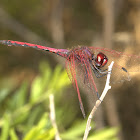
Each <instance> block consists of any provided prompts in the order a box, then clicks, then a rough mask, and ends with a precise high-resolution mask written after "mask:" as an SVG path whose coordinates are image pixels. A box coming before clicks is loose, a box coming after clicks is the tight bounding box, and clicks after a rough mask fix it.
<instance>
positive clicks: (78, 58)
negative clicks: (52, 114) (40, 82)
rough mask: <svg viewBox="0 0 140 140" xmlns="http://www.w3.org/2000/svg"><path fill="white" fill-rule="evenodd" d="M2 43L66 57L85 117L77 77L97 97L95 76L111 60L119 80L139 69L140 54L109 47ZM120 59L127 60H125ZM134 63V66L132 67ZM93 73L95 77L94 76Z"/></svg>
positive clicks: (3, 41) (116, 78)
mask: <svg viewBox="0 0 140 140" xmlns="http://www.w3.org/2000/svg"><path fill="white" fill-rule="evenodd" d="M0 43H1V44H4V45H8V46H22V47H31V48H35V49H39V50H44V51H48V52H51V53H55V54H57V55H59V56H61V57H64V58H65V59H66V70H67V73H68V76H69V78H70V80H71V81H72V83H73V85H74V87H76V90H77V93H78V99H79V103H80V108H81V111H82V114H83V116H84V117H85V111H84V107H83V103H82V99H81V96H80V91H79V88H78V82H77V79H78V78H79V77H80V78H81V80H80V81H81V82H82V83H83V84H84V85H86V86H88V87H89V88H90V89H91V90H92V91H93V92H95V93H96V94H97V97H98V98H99V94H98V90H97V87H96V84H95V77H96V78H100V77H103V76H105V75H106V74H107V73H108V70H107V68H105V67H107V64H110V63H109V62H111V61H114V62H115V64H114V69H113V71H112V73H113V74H114V75H116V77H115V80H118V79H119V77H121V79H126V80H130V77H129V73H128V70H129V69H130V72H137V71H139V61H140V56H136V55H126V54H123V53H122V52H117V51H115V50H110V49H107V48H99V47H86V46H83V47H80V46H78V47H76V48H73V49H55V48H50V47H46V46H41V45H36V44H30V43H26V42H19V41H12V40H0ZM116 58H117V59H116ZM120 60H127V61H126V62H123V61H120ZM134 64H135V65H134ZM124 65H125V66H126V67H127V68H129V69H128V70H127V69H126V67H123V66H124ZM132 65H133V67H130V66H132ZM135 66H136V67H135ZM93 73H94V75H95V77H93V76H94V75H93Z"/></svg>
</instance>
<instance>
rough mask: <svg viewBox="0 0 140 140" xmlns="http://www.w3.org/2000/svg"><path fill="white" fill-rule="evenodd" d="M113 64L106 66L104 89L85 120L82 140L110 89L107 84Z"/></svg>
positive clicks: (85, 136)
mask: <svg viewBox="0 0 140 140" xmlns="http://www.w3.org/2000/svg"><path fill="white" fill-rule="evenodd" d="M113 64H114V62H113V61H112V62H111V64H110V65H109V66H108V74H107V79H106V85H105V88H104V90H103V92H102V94H101V96H100V98H99V99H98V100H97V101H96V103H95V105H94V107H93V109H92V111H91V112H90V115H89V117H88V120H87V125H86V129H85V134H84V137H83V140H87V137H88V134H89V131H90V129H91V126H90V123H91V120H92V118H93V116H94V114H95V111H96V110H97V108H98V107H99V105H100V104H101V103H102V101H103V99H104V97H105V96H106V94H107V92H108V90H109V89H111V86H110V85H109V83H110V76H111V70H112V67H113Z"/></svg>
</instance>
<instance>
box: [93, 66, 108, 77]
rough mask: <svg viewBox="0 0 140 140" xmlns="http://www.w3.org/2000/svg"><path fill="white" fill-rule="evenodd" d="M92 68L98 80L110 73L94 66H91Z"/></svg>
mask: <svg viewBox="0 0 140 140" xmlns="http://www.w3.org/2000/svg"><path fill="white" fill-rule="evenodd" d="M91 68H92V70H93V72H94V74H95V76H96V77H97V78H101V77H103V76H105V75H107V73H108V71H106V72H102V71H101V70H100V69H98V68H97V67H94V66H93V65H92V64H91Z"/></svg>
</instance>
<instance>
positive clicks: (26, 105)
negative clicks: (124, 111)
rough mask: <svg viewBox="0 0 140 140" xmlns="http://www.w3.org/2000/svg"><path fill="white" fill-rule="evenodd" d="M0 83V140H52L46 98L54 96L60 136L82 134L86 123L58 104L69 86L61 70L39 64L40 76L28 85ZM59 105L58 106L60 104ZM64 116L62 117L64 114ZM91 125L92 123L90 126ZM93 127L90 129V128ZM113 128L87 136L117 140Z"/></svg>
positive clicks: (70, 139) (69, 137)
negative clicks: (17, 85)
mask: <svg viewBox="0 0 140 140" xmlns="http://www.w3.org/2000/svg"><path fill="white" fill-rule="evenodd" d="M5 80H6V79H1V81H0V85H1V87H0V114H1V115H0V140H8V139H10V140H18V139H23V140H52V139H54V137H55V128H53V126H52V124H51V121H50V117H49V112H50V110H49V104H50V103H49V96H50V94H54V95H55V103H56V104H55V106H56V112H55V113H56V116H57V123H58V128H60V136H61V138H62V139H64V140H78V139H79V140H80V139H81V136H82V135H83V134H84V130H85V126H86V120H84V119H83V120H82V121H80V120H79V119H74V118H75V115H76V114H75V113H76V112H73V111H72V110H73V109H74V108H73V106H72V105H70V106H68V107H67V109H68V110H70V111H67V110H66V106H67V104H65V105H64V104H63V103H62V104H63V105H62V104H61V103H60V102H63V101H62V98H63V97H62V95H63V94H62V91H63V90H65V88H66V87H67V86H68V85H70V81H69V79H68V77H67V73H66V71H65V70H62V68H61V67H60V66H59V65H58V66H56V68H55V69H54V71H53V70H52V69H51V68H50V66H49V65H48V64H47V63H45V62H43V63H41V64H40V75H38V76H36V77H35V79H34V80H33V82H32V83H31V84H29V83H28V81H26V80H25V81H24V82H23V83H22V84H21V85H20V86H19V88H17V89H14V86H11V85H13V84H12V83H13V82H14V81H13V80H11V81H10V83H9V84H7V83H5ZM60 104H61V105H60ZM64 114H65V115H64ZM92 125H93V124H92ZM93 128H94V126H93ZM117 131H118V130H117V128H105V129H103V130H100V131H97V132H96V131H95V132H93V133H92V135H91V136H90V137H89V140H90V139H95V140H103V139H104V140H105V139H107V140H108V139H110V140H117V138H116V137H115V136H116V133H117Z"/></svg>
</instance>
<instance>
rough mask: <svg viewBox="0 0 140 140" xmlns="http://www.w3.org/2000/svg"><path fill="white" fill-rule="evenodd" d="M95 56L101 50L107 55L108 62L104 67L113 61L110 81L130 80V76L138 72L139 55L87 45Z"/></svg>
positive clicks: (139, 70)
mask: <svg viewBox="0 0 140 140" xmlns="http://www.w3.org/2000/svg"><path fill="white" fill-rule="evenodd" d="M89 48H90V50H91V51H92V52H94V54H95V56H96V55H97V54H98V53H99V52H102V53H104V54H105V55H106V56H107V57H108V63H107V65H106V67H105V68H103V69H106V68H107V66H108V65H109V64H110V63H111V61H114V62H115V63H114V66H113V70H112V81H113V83H116V82H123V81H125V80H128V81H129V80H130V79H131V78H130V76H134V75H136V74H138V72H140V56H137V55H129V54H125V53H122V52H118V51H115V50H111V49H107V48H99V47H89Z"/></svg>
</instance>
